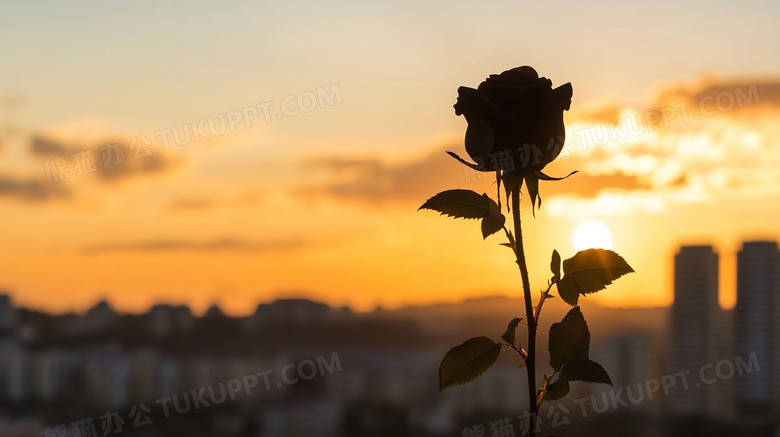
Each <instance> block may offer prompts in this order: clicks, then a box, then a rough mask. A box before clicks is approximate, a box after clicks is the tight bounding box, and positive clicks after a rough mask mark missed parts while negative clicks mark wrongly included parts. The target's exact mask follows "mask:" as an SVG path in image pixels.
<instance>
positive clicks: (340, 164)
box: [295, 146, 464, 205]
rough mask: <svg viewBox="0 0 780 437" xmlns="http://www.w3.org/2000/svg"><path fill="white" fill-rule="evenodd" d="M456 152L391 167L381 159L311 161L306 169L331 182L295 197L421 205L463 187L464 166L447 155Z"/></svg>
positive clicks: (437, 153)
mask: <svg viewBox="0 0 780 437" xmlns="http://www.w3.org/2000/svg"><path fill="white" fill-rule="evenodd" d="M452 149H455V147H454V146H449V147H446V148H442V149H441V150H439V151H435V152H432V153H430V154H428V155H426V156H424V157H422V158H421V159H417V160H415V161H412V162H408V163H389V162H386V161H384V160H382V159H379V158H374V159H349V158H337V157H324V158H316V159H309V160H306V161H304V162H303V165H304V166H305V167H306V168H308V169H311V170H322V171H325V172H326V173H327V174H328V179H327V180H326V182H324V183H323V184H321V185H308V186H304V187H298V188H297V189H296V190H295V193H296V194H298V195H304V196H317V195H319V196H326V197H331V198H334V199H339V200H354V201H360V202H364V203H368V204H373V205H378V204H385V203H394V202H395V203H397V202H401V203H420V202H423V201H425V199H427V198H428V197H430V195H431V192H435V191H434V190H436V189H447V188H448V187H451V185H452V184H453V183H456V184H457V183H463V181H464V179H463V170H462V168H461V164H459V163H458V162H457V161H455V160H453V159H452V158H450V157H449V156H447V155H446V154H445V150H452Z"/></svg>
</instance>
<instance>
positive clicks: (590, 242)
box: [571, 220, 612, 251]
mask: <svg viewBox="0 0 780 437" xmlns="http://www.w3.org/2000/svg"><path fill="white" fill-rule="evenodd" d="M571 241H572V244H574V249H576V250H578V251H580V250H585V249H611V248H612V233H611V232H609V228H607V227H606V226H605V225H604V223H601V222H600V221H597V220H590V221H587V222H585V223H583V224H581V225H579V226H578V227H577V230H575V231H574V235H573V236H572V238H571Z"/></svg>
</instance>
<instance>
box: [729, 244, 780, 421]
mask: <svg viewBox="0 0 780 437" xmlns="http://www.w3.org/2000/svg"><path fill="white" fill-rule="evenodd" d="M777 314H780V252H778V247H777V243H776V242H769V241H751V242H746V243H744V244H743V246H742V250H740V251H739V253H738V254H737V305H736V307H735V314H734V352H735V355H738V356H742V357H744V358H745V359H746V360H747V358H748V356H749V355H750V354H751V353H755V354H756V357H757V359H758V365H759V366H760V370H761V371H760V372H753V373H751V374H749V375H743V376H741V377H740V379H739V382H738V383H737V384H736V386H735V396H736V406H737V410H738V411H739V412H740V413H743V414H745V413H750V414H752V415H753V414H759V415H763V416H769V415H770V414H771V412H772V411H773V410H774V409H780V402H778V401H779V400H780V396H779V395H780V375H778V372H780V366H778V363H780V360H778V358H780V352H778V349H780V332H778V330H780V322H778V321H777V319H776V315H777Z"/></svg>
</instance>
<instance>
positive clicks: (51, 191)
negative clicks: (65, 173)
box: [0, 177, 71, 202]
mask: <svg viewBox="0 0 780 437" xmlns="http://www.w3.org/2000/svg"><path fill="white" fill-rule="evenodd" d="M70 195H71V193H70V191H69V190H68V189H67V188H66V187H65V186H63V185H62V184H60V183H47V182H44V181H41V180H37V179H30V180H15V179H11V178H8V177H0V197H10V198H15V199H19V200H26V201H37V202H39V201H45V200H51V199H57V198H68V197H70Z"/></svg>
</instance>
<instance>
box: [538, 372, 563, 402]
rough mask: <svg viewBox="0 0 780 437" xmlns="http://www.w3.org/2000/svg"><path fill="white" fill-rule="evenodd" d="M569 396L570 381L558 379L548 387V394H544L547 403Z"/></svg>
mask: <svg viewBox="0 0 780 437" xmlns="http://www.w3.org/2000/svg"><path fill="white" fill-rule="evenodd" d="M567 394H569V381H567V380H565V379H562V378H561V377H558V379H556V380H555V382H553V383H552V384H548V385H547V392H546V393H545V394H544V400H545V401H557V400H558V399H561V398H563V397H564V396H566V395H567Z"/></svg>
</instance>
